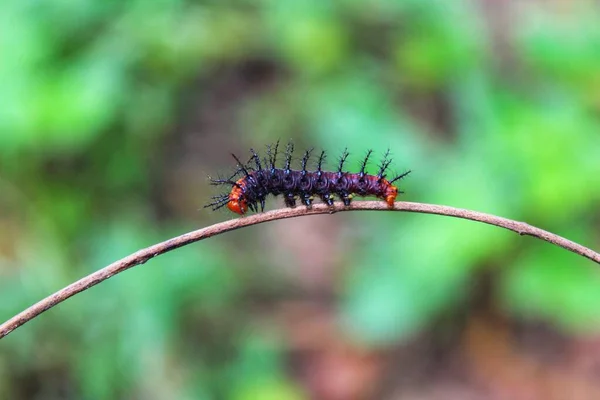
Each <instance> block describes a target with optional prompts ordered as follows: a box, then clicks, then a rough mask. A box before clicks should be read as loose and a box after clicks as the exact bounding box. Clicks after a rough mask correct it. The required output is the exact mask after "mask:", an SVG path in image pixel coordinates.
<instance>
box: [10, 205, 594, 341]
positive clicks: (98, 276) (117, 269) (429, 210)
mask: <svg viewBox="0 0 600 400" xmlns="http://www.w3.org/2000/svg"><path fill="white" fill-rule="evenodd" d="M349 210H356V211H358V210H377V211H406V212H416V213H424V214H438V215H446V216H449V217H456V218H463V219H469V220H472V221H478V222H483V223H486V224H490V225H495V226H499V227H502V228H506V229H509V230H511V231H514V232H516V233H518V234H519V235H528V236H533V237H536V238H538V239H542V240H545V241H546V242H550V243H552V244H555V245H557V246H560V247H562V248H564V249H567V250H569V251H572V252H573V253H576V254H579V255H580V256H583V257H585V258H588V259H590V260H592V261H594V262H596V263H598V264H600V254H598V253H596V252H595V251H593V250H591V249H588V248H587V247H583V246H581V245H579V244H577V243H575V242H572V241H570V240H567V239H565V238H563V237H560V236H558V235H555V234H553V233H550V232H547V231H545V230H542V229H539V228H536V227H533V226H531V225H528V224H526V223H524V222H518V221H513V220H510V219H506V218H502V217H497V216H494V215H490V214H484V213H480V212H477V211H471V210H464V209H460V208H454V207H447V206H438V205H433V204H423V203H410V202H397V203H396V204H395V206H394V209H393V210H391V209H389V208H388V206H387V205H386V204H385V203H384V202H382V201H357V202H353V203H352V204H351V205H350V206H349V207H344V205H343V204H341V203H336V204H335V205H334V206H333V207H328V206H327V205H326V204H321V203H319V204H314V205H313V206H312V209H306V208H305V207H297V208H283V209H279V210H273V211H269V212H265V213H259V214H254V215H251V216H248V217H244V218H236V219H232V220H229V221H225V222H221V223H218V224H215V225H212V226H209V227H206V228H202V229H198V230H196V231H193V232H189V233H186V234H183V235H181V236H177V237H174V238H172V239H169V240H167V241H164V242H162V243H158V244H155V245H153V246H150V247H147V248H145V249H142V250H139V251H137V252H135V253H133V254H131V255H129V256H127V257H125V258H122V259H121V260H119V261H115V262H114V263H112V264H110V265H108V266H106V267H104V268H102V269H101V270H99V271H96V272H94V273H92V274H90V275H88V276H86V277H84V278H82V279H80V280H78V281H77V282H74V283H72V284H70V285H69V286H67V287H65V288H63V289H61V290H59V291H58V292H56V293H54V294H52V295H50V296H48V297H46V298H45V299H43V300H41V301H39V302H37V303H36V304H34V305H33V306H31V307H29V308H28V309H26V310H24V311H22V312H20V313H19V314H17V315H15V316H14V317H12V318H11V319H9V320H8V321H6V322H5V323H3V324H2V325H0V339H2V338H3V337H4V336H6V335H8V334H9V333H10V332H12V331H13V330H15V329H16V328H18V327H20V326H21V325H23V324H25V323H26V322H28V321H30V320H32V319H33V318H35V317H37V316H38V315H40V314H41V313H43V312H44V311H46V310H48V309H50V308H52V307H54V306H55V305H57V304H59V303H62V302H63V301H65V300H66V299H68V298H69V297H71V296H74V295H76V294H77V293H80V292H83V291H84V290H87V289H89V288H91V287H92V286H95V285H97V284H99V283H100V282H103V281H105V280H107V279H108V278H110V277H112V276H114V275H116V274H118V273H121V272H123V271H125V270H127V269H129V268H132V267H135V266H136V265H141V264H144V263H145V262H146V261H148V260H150V259H151V258H154V257H156V256H158V255H161V254H164V253H166V252H168V251H171V250H174V249H176V248H178V247H182V246H185V245H187V244H190V243H193V242H197V241H199V240H202V239H206V238H209V237H211V236H215V235H219V234H221V233H225V232H229V231H232V230H234V229H239V228H243V227H245V226H249V225H256V224H261V223H263V222H269V221H274V220H277V219H285V218H293V217H299V216H303V215H315V214H327V213H334V212H337V211H349Z"/></svg>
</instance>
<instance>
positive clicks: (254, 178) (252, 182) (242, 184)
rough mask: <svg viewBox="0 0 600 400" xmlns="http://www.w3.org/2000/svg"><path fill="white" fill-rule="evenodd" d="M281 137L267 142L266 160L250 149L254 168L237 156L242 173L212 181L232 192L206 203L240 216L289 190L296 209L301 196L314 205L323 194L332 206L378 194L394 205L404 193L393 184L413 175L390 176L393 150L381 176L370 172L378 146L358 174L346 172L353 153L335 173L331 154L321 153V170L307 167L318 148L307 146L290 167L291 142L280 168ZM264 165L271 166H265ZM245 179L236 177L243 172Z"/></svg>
mask: <svg viewBox="0 0 600 400" xmlns="http://www.w3.org/2000/svg"><path fill="white" fill-rule="evenodd" d="M278 148H279V141H277V143H276V144H275V145H274V146H270V145H269V146H267V157H265V158H264V159H263V160H262V161H261V159H260V157H259V156H258V154H257V153H256V152H255V151H254V150H253V149H250V152H251V154H252V156H251V158H250V160H249V162H253V163H254V167H252V166H250V165H244V164H243V163H242V162H241V161H240V160H239V159H238V158H237V157H236V155H235V154H232V156H233V158H234V159H235V161H236V162H237V171H236V172H235V173H234V174H233V176H231V177H230V178H229V179H211V184H212V185H228V186H231V191H230V192H228V193H223V194H221V195H219V196H213V197H212V199H213V202H212V203H210V204H207V205H206V206H205V207H212V209H213V210H217V209H219V208H221V207H224V206H225V205H226V206H227V208H229V209H230V210H231V211H233V212H235V213H237V214H245V213H246V211H248V209H250V210H252V211H258V206H259V205H260V210H261V211H264V209H265V198H266V197H267V196H268V195H269V194H272V195H274V196H277V195H280V194H283V197H284V201H285V204H286V206H288V207H295V206H296V199H297V198H300V201H301V202H302V204H304V205H305V206H307V207H310V206H311V205H312V202H313V198H314V197H315V196H316V197H320V198H321V200H323V202H325V203H327V204H328V205H330V206H332V205H333V201H334V196H338V197H339V198H340V199H341V200H342V201H343V202H344V205H346V206H349V205H350V202H351V201H352V196H353V195H357V196H376V197H378V198H380V199H383V200H385V202H386V203H387V204H388V206H389V207H390V208H391V207H393V206H394V201H395V200H396V197H397V195H398V193H403V192H400V191H399V190H398V188H397V187H396V186H394V185H393V183H394V182H396V181H398V180H400V179H402V178H404V177H405V176H407V175H408V174H409V173H410V171H407V172H405V173H403V174H400V175H397V176H396V177H394V178H393V179H391V180H387V179H386V175H385V172H386V170H387V169H388V167H389V166H390V164H391V160H390V158H389V150H388V151H387V152H386V153H385V155H384V157H383V161H382V162H381V164H380V165H379V172H378V173H377V175H370V174H367V173H366V172H365V169H366V167H367V163H368V161H369V157H370V156H371V154H372V153H373V151H372V150H369V151H368V152H367V155H366V156H365V158H364V160H363V161H362V164H361V168H360V172H358V173H356V174H353V173H349V172H344V171H343V168H344V163H345V162H346V159H347V158H348V155H349V153H348V151H347V150H344V152H343V153H342V155H341V157H340V159H339V163H338V169H337V171H335V172H329V171H323V162H324V161H325V157H326V154H325V152H324V151H321V154H320V156H319V159H318V161H317V169H316V170H315V171H307V169H306V167H307V164H308V161H309V159H310V156H311V153H312V149H310V150H307V151H306V152H305V153H304V156H303V157H302V163H301V167H302V169H300V170H293V169H291V168H290V166H291V162H292V153H293V151H294V145H293V144H292V143H291V142H290V143H288V145H287V147H286V151H285V163H284V167H283V168H277V167H276V165H275V162H276V160H277V151H278ZM263 163H264V165H265V167H264V168H263ZM240 174H242V175H241V178H239V179H237V180H234V179H235V178H236V177H237V176H240Z"/></svg>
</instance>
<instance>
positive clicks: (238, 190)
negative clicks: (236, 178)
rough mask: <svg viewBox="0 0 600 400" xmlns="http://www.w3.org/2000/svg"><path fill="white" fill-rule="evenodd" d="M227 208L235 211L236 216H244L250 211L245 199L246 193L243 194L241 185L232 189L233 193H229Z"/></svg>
mask: <svg viewBox="0 0 600 400" xmlns="http://www.w3.org/2000/svg"><path fill="white" fill-rule="evenodd" d="M227 208H229V209H230V210H231V211H233V212H234V213H236V214H240V215H243V214H245V213H246V211H248V202H247V201H246V199H245V197H244V193H243V192H242V187H241V186H240V185H236V186H234V187H233V189H231V193H229V202H227Z"/></svg>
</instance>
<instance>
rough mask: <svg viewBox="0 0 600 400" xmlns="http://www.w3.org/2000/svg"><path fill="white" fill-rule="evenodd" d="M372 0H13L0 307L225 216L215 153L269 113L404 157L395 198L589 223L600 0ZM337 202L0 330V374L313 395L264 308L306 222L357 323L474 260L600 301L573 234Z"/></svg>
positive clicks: (531, 292)
mask: <svg viewBox="0 0 600 400" xmlns="http://www.w3.org/2000/svg"><path fill="white" fill-rule="evenodd" d="M367 3H368V4H367ZM367 3H365V2H360V1H356V0H340V1H336V2H327V1H317V0H311V1H300V2H297V1H291V0H286V1H276V0H263V1H260V2H251V1H244V0H232V1H184V0H163V1H159V2H156V1H143V0H139V1H130V2H120V1H91V0H75V1H72V0H69V1H67V0H48V1H43V2H40V1H33V0H29V1H23V0H5V1H4V2H3V5H2V11H0V55H1V57H0V319H3V320H4V319H6V318H8V317H9V316H11V315H13V314H15V313H16V312H18V311H20V310H22V309H24V308H26V307H27V306H29V305H31V304H32V303H33V302H35V301H37V300H39V299H40V298H42V297H44V296H46V295H48V294H49V293H51V292H53V291H55V290H57V289H58V288H61V287H63V286H64V285H65V284H67V283H68V282H72V281H74V280H76V279H78V278H80V277H81V276H83V275H86V274H88V273H90V272H92V271H95V270H97V269H99V268H101V267H103V266H105V265H107V264H109V263H111V262H112V261H114V260H116V259H118V258H120V257H122V256H125V255H127V254H129V253H131V252H133V251H135V250H137V249H139V248H142V247H146V246H148V245H150V244H153V243H155V242H157V241H160V240H163V239H166V238H168V237H171V236H173V235H175V234H178V233H180V232H183V231H186V230H188V229H192V228H197V227H199V226H203V225H206V224H208V223H210V222H213V221H216V220H220V219H225V218H229V217H230V215H229V214H219V213H217V214H212V213H209V212H207V211H205V210H202V211H197V209H198V208H200V206H201V204H202V203H204V202H205V200H206V199H207V198H208V196H209V195H210V193H209V190H208V188H207V186H208V185H207V184H206V182H205V180H204V176H205V175H207V174H214V173H215V172H217V171H219V170H220V169H222V168H223V167H224V166H225V165H227V164H226V163H228V161H229V160H227V161H225V160H224V161H222V162H221V161H217V160H221V159H224V158H225V157H226V155H227V154H228V153H229V152H230V151H236V152H239V151H243V150H246V148H247V147H250V146H253V147H255V148H257V149H258V148H261V146H262V145H263V144H266V143H270V142H273V141H275V140H276V139H278V138H281V139H282V140H284V141H285V140H287V139H288V138H289V137H293V138H294V139H295V141H296V143H297V146H298V148H303V147H305V146H316V147H322V148H324V149H327V150H329V151H330V157H329V160H328V161H329V163H330V164H331V165H333V164H334V163H335V157H336V156H337V153H338V152H339V151H341V150H342V149H343V148H344V147H346V146H348V147H349V150H350V152H351V154H352V156H351V160H350V162H351V164H352V165H351V166H350V167H349V169H350V168H352V169H354V168H355V165H356V163H357V162H358V159H359V158H360V157H361V156H362V155H363V152H365V151H366V149H367V148H374V149H375V150H376V152H377V153H378V154H381V153H382V152H383V151H385V150H386V149H387V148H390V149H391V150H392V151H393V155H394V157H395V166H396V167H397V168H398V170H399V171H400V170H403V169H409V168H410V169H412V170H413V173H412V174H411V175H410V176H409V178H408V179H406V180H405V181H403V182H402V184H401V186H402V189H405V190H406V192H407V194H406V197H404V198H406V199H407V200H414V201H423V202H431V203H441V204H447V205H453V206H457V207H464V208H472V209H477V210H481V211H484V212H489V213H492V214H497V215H501V216H505V217H507V218H511V219H516V220H525V221H527V222H531V223H533V224H535V225H538V226H540V227H542V228H544V229H548V230H551V231H554V232H557V233H559V234H562V235H564V236H566V237H569V238H572V239H574V240H576V241H579V242H581V243H584V244H585V245H588V246H590V247H592V248H596V249H597V248H600V241H599V240H600V237H599V236H598V234H597V233H594V232H597V231H598V220H599V219H598V218H599V215H598V207H597V204H598V202H599V201H600V178H599V177H600V163H599V162H598V154H600V136H599V135H598V132H599V131H600V129H599V128H600V120H599V113H598V111H599V110H600V97H598V93H600V91H599V90H598V89H600V86H599V85H600V84H599V82H600V75H599V74H600V73H599V70H598V65H600V52H599V50H598V49H600V46H599V42H600V28H599V26H600V25H599V24H597V23H596V21H597V20H598V16H599V15H598V13H599V10H598V9H597V7H593V6H591V5H590V6H586V7H583V6H581V7H579V6H578V7H575V6H574V7H573V8H572V9H570V11H569V13H559V12H556V11H553V10H551V9H536V8H533V7H523V8H522V9H521V10H520V13H518V14H519V16H520V18H519V19H516V20H515V21H513V22H514V24H513V25H512V26H511V27H510V29H509V30H508V31H507V32H504V31H503V32H497V31H494V29H498V28H497V27H496V28H494V24H488V23H487V22H485V21H487V20H486V18H488V19H490V18H491V21H493V18H494V16H493V15H492V16H490V15H487V16H485V17H484V16H483V15H482V14H481V10H480V7H479V6H478V4H477V3H476V2H474V1H473V2H468V1H453V0H426V1H423V0H407V1H391V0H390V1H387V0H374V1H369V2H367ZM488 25H490V26H488ZM498 36H500V39H498ZM496 40H501V41H502V43H503V46H499V45H498V44H497V42H496ZM261 63H263V64H267V65H268V68H265V69H266V70H267V72H266V73H264V72H263V73H264V74H266V75H267V78H266V79H264V80H261V78H260V77H258V78H256V76H255V75H253V73H254V72H252V68H253V67H252V66H253V65H255V64H258V65H259V66H260V65H262V64H261ZM269 68H270V69H269ZM258 69H260V68H258ZM248 70H250V72H248ZM240 71H242V72H240ZM244 71H245V72H244ZM244 74H246V75H247V76H250V78H248V77H246V78H240V76H246V75H244ZM258 75H260V73H258ZM244 79H245V80H244ZM257 82H258V83H257ZM198 143H200V144H199V145H198ZM371 168H374V167H373V166H371ZM336 218H339V220H336V222H335V224H336V225H335V232H336V233H335V234H331V233H328V234H326V235H323V236H317V237H318V238H319V242H318V243H317V244H319V243H321V242H323V241H326V242H327V245H326V246H321V247H319V246H317V245H316V244H315V243H314V242H310V241H309V236H310V233H307V234H302V235H300V234H296V233H295V232H290V230H289V229H288V230H285V231H281V230H278V231H277V230H275V229H276V228H274V227H272V226H271V225H265V226H260V227H256V228H253V229H255V230H254V231H251V230H246V231H247V232H248V233H242V232H232V233H230V234H228V235H225V236H223V237H219V238H215V239H211V240H210V242H202V243H199V244H197V245H193V246H189V247H186V248H182V249H178V250H176V251H174V252H172V253H170V254H167V255H164V256H161V257H159V258H157V259H154V260H152V261H150V262H149V263H147V264H146V265H144V266H140V267H137V268H135V269H133V270H131V271H128V272H126V273H124V274H122V275H120V276H118V277H116V278H113V279H110V280H109V281H107V282H105V283H103V284H102V285H100V286H98V287H95V288H93V289H91V290H89V291H87V292H85V293H84V294H81V295H78V296H77V297H75V298H73V299H71V300H69V301H67V302H66V303H64V304H62V305H61V306H59V307H57V308H55V309H53V310H51V311H48V312H47V313H45V314H44V315H43V316H41V317H40V318H37V319H36V320H34V321H32V322H30V323H28V324H27V325H26V326H24V327H23V328H21V329H19V330H18V331H17V332H15V333H13V334H11V335H10V336H9V337H7V338H6V339H3V340H2V341H0V398H19V397H22V398H23V397H29V398H31V397H43V398H52V397H56V398H59V397H60V398H67V397H71V398H90V399H113V398H132V397H139V398H182V399H184V398H190V399H191V398H194V399H196V398H201V399H217V398H233V399H238V400H246V399H255V398H260V399H271V398H273V399H284V400H287V399H289V400H296V399H304V398H309V397H308V394H307V393H305V391H304V390H303V388H301V387H300V386H299V385H298V383H297V382H294V380H293V379H292V377H291V376H290V375H289V374H288V372H287V371H286V366H285V361H284V357H285V355H286V354H285V351H286V350H287V348H286V346H287V344H286V340H287V339H286V337H285V335H284V333H282V332H281V325H280V321H279V320H277V319H276V317H275V316H274V315H276V314H277V313H274V312H273V311H274V309H275V308H276V304H277V300H278V299H279V298H280V297H283V298H284V299H285V295H286V293H287V292H286V288H289V287H290V286H292V287H293V288H294V290H302V285H301V284H300V283H298V282H296V280H297V281H301V279H299V278H298V276H299V274H300V273H301V271H299V272H297V273H292V272H290V270H291V269H293V268H291V267H290V265H296V264H293V260H292V259H293V258H294V257H296V258H298V257H300V256H298V254H300V255H301V257H300V258H302V257H308V252H302V251H300V252H296V253H294V249H295V247H294V246H296V245H297V246H298V247H299V248H301V249H306V248H310V250H311V254H310V255H311V256H314V255H315V254H321V255H322V254H327V257H326V256H323V257H316V258H315V259H317V260H323V259H335V260H339V262H340V264H342V265H344V266H346V269H344V270H343V271H342V276H341V278H340V279H339V281H337V282H336V283H335V287H336V289H339V294H340V296H339V300H338V301H339V303H340V307H339V310H340V311H339V317H340V318H339V320H341V321H342V324H341V325H342V327H343V328H344V329H343V330H344V333H345V334H346V335H347V336H349V337H351V338H352V339H353V340H356V341H360V342H362V343H363V344H364V345H365V346H386V345H389V344H394V343H398V342H400V341H402V340H405V339H406V338H408V337H411V336H414V335H417V334H419V333H420V332H422V331H423V330H424V329H427V328H428V327H429V326H431V324H432V323H433V322H434V321H436V320H437V319H438V318H439V317H440V316H441V315H444V314H447V313H452V312H453V311H455V310H458V309H460V308H461V307H462V306H463V304H464V303H465V301H467V298H468V297H469V295H470V292H471V290H472V286H473V282H474V280H475V277H476V276H478V274H479V273H480V272H481V271H482V270H484V269H487V270H493V271H494V273H495V274H496V276H498V279H497V281H495V282H494V294H493V297H494V298H495V299H496V300H497V301H498V302H499V303H500V304H501V305H502V306H503V307H504V309H505V310H506V312H507V313H509V314H511V315H513V317H514V318H520V319H521V318H522V319H531V320H536V321H538V320H542V321H544V322H546V323H548V324H552V325H554V326H555V327H556V328H557V329H560V330H562V331H564V332H566V333H569V334H583V333H589V332H593V331H597V329H598V327H599V326H600V325H599V324H600V321H599V320H598V317H597V314H598V313H597V312H596V311H597V309H598V307H600V298H599V295H598V293H600V290H598V289H599V288H600V282H599V281H598V279H599V277H598V273H597V271H596V270H595V269H591V268H589V262H587V261H585V260H579V259H578V258H577V257H576V256H574V255H572V254H569V253H566V252H564V251H562V250H561V249H557V248H552V247H550V245H548V244H544V243H542V242H539V241H534V240H530V239H526V238H521V237H518V236H516V235H514V234H513V233H510V232H504V231H501V230H499V229H497V228H493V227H489V226H484V225H481V224H476V223H472V222H467V221H458V220H450V219H447V218H441V217H431V216H424V215H404V214H402V215H401V214H390V215H379V214H371V213H364V214H360V215H359V214H356V215H350V214H345V215H343V216H336ZM273 226H274V224H273ZM282 232H283V233H282ZM314 234H315V235H317V234H318V232H315V233H314ZM307 243H308V244H307ZM311 243H312V244H311ZM303 246H304V247H303ZM313 248H314V250H313ZM331 249H334V250H331ZM328 251H334V252H336V253H335V254H333V255H330V254H329V253H327V252H328ZM313 252H314V254H312V253H313ZM288 253H289V254H288ZM290 254H292V255H290ZM310 259H313V258H310ZM324 264H326V263H324ZM284 267H288V268H284ZM329 267H331V266H330V265H317V266H316V268H317V269H319V270H327V269H328V268H329ZM290 276H292V277H290ZM257 293H260V295H257ZM263 300H264V303H268V304H269V305H265V304H264V303H263V302H261V301H263ZM49 371H51V372H52V374H50V373H49ZM29 381H33V382H37V383H40V384H39V385H38V387H39V388H40V389H39V392H36V393H33V394H31V396H27V393H25V392H23V390H24V389H23V387H24V386H25V385H23V382H29ZM61 387H63V388H64V387H68V388H69V392H68V393H64V392H61V390H63V389H61ZM24 393H25V394H24Z"/></svg>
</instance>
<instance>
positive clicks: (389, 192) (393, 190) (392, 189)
mask: <svg viewBox="0 0 600 400" xmlns="http://www.w3.org/2000/svg"><path fill="white" fill-rule="evenodd" d="M384 181H385V180H384ZM384 184H385V188H384V190H383V198H384V199H385V202H386V203H387V205H388V206H389V207H394V201H396V197H397V196H398V188H397V187H396V186H394V185H392V184H391V183H389V182H388V181H385V182H384Z"/></svg>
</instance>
